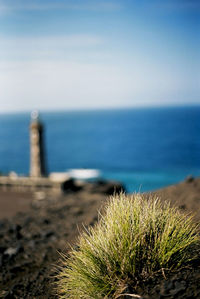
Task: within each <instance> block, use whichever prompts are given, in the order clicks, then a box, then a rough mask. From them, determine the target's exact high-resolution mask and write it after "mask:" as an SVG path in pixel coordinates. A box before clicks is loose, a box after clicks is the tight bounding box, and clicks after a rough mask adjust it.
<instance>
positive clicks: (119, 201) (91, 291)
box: [58, 194, 199, 299]
mask: <svg viewBox="0 0 200 299" xmlns="http://www.w3.org/2000/svg"><path fill="white" fill-rule="evenodd" d="M197 245H199V235H198V231H197V226H196V225H195V224H193V223H192V219H191V217H188V216H186V215H183V214H181V213H180V212H179V210H177V209H176V208H172V207H170V205H169V203H164V204H162V203H161V202H160V200H159V199H158V198H156V197H152V198H150V199H149V200H147V199H145V198H144V197H143V196H142V195H140V194H135V195H132V196H129V197H127V196H125V195H124V194H120V195H118V196H114V197H112V198H111V199H110V201H109V202H108V204H107V206H106V209H105V214H104V215H103V216H101V217H100V220H99V222H98V223H97V224H96V225H95V226H94V227H90V228H89V229H88V230H87V231H86V230H85V231H84V232H83V233H82V234H81V236H80V237H79V240H78V246H77V247H76V249H72V251H71V253H70V255H69V257H68V258H65V259H64V260H63V267H62V270H61V271H60V273H59V282H58V291H59V294H60V298H85V299H90V298H95V299H100V298H118V297H119V296H120V294H122V293H123V292H124V291H125V289H127V287H128V286H130V285H131V286H134V285H136V283H137V282H138V281H140V280H143V279H144V278H146V277H148V276H150V275H153V273H155V272H157V271H159V270H162V269H169V270H172V269H177V268H179V267H180V266H182V265H183V264H185V263H187V262H189V261H191V260H192V259H194V258H195V255H194V251H193V249H194V248H195V246H197Z"/></svg>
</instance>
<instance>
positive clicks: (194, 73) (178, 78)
mask: <svg viewBox="0 0 200 299" xmlns="http://www.w3.org/2000/svg"><path fill="white" fill-rule="evenodd" d="M199 32H200V1H199V0H196V1H194V0H151V1H149V0H146V1H144V0H105V1H104V0H21V1H20V0H0V112H4V111H5V112H6V111H21V110H31V109H36V108H37V109H46V110H47V109H48V110H52V109H56V110H61V109H74V108H78V109H82V108H99V107H100V108H101V107H102V108H103V107H121V106H125V107H127V106H146V105H148V106H149V105H166V104H170V105H172V104H173V105H177V104H178V105H179V104H190V103H191V104H200V97H199V94H200V84H199V81H200V80H199V77H200V54H199V51H200V34H199Z"/></svg>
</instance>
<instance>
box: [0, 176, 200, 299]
mask: <svg viewBox="0 0 200 299" xmlns="http://www.w3.org/2000/svg"><path fill="white" fill-rule="evenodd" d="M119 188H120V185H118V186H117V188H116V189H119ZM113 189H114V185H113V184H112V183H103V182H100V183H99V184H88V185H85V186H84V187H83V188H81V189H80V190H79V191H76V192H75V191H70V190H68V192H67V193H66V194H65V195H62V196H54V195H52V194H49V195H45V194H43V193H41V192H39V193H36V194H32V193H30V194H25V193H23V194H20V193H12V192H10V193H9V192H0V218H1V220H0V268H1V273H0V298H57V296H56V291H55V288H56V273H57V271H58V266H59V263H60V258H61V256H60V253H61V252H64V253H67V252H68V250H69V248H70V246H73V244H74V243H75V241H76V238H77V236H78V234H79V231H80V230H81V229H82V225H83V224H84V225H85V226H87V225H92V224H93V223H94V222H95V221H96V220H97V218H98V213H97V210H99V209H100V208H101V207H102V206H103V203H104V202H105V201H106V200H107V198H108V194H111V193H112V192H113ZM156 194H158V195H159V196H160V197H161V198H162V199H163V200H164V199H166V198H167V199H169V200H170V201H171V202H172V204H175V205H178V206H179V208H180V209H182V210H184V211H186V212H195V213H196V216H195V221H197V222H199V221H200V179H193V178H188V179H187V180H186V181H185V182H182V183H180V184H178V185H174V186H170V187H168V188H164V189H162V190H158V191H157V192H156ZM5 198H6V201H5ZM25 200H27V201H26V202H25ZM9 207H10V208H9ZM14 207H15V208H14ZM19 211H21V212H19ZM16 212H18V213H17V214H16ZM3 216H5V217H7V218H6V219H3ZM127 292H129V293H130V292H132V293H136V294H137V295H138V297H135V298H144V299H150V298H151V299H153V298H155V299H157V298H160V299H161V298H168V299H169V298H173V299H175V298H200V259H197V260H196V261H194V262H193V263H192V264H190V265H185V267H184V268H183V269H181V270H179V271H176V272H173V273H167V272H166V271H165V273H163V272H162V273H157V274H156V275H154V276H153V277H152V278H150V279H148V280H146V281H144V282H142V283H141V284H140V285H138V287H137V288H136V290H127ZM123 298H125V297H123ZM127 298H128V297H127ZM130 298H134V297H133V296H132V297H130Z"/></svg>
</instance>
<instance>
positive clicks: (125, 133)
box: [0, 107, 200, 192]
mask: <svg viewBox="0 0 200 299" xmlns="http://www.w3.org/2000/svg"><path fill="white" fill-rule="evenodd" d="M41 120H42V121H43V123H44V125H45V143H46V153H47V163H48V171H49V172H54V171H66V170H68V169H71V168H95V169H99V170H100V171H101V173H102V177H103V178H106V179H116V180H119V181H121V182H122V183H124V184H125V186H126V188H127V190H128V191H129V192H133V191H148V190H154V189H157V188H160V187H163V186H167V185H170V184H173V183H176V182H179V181H181V180H183V179H184V178H185V177H186V176H187V175H190V174H192V175H195V176H198V175H200V107H174V108H170V107H169V108H143V109H122V110H98V111H71V112H69V111H68V112H51V113H50V112H43V113H41ZM29 124H30V113H22V114H10V115H5V114H1V115H0V172H2V173H8V172H10V171H15V172H17V173H19V174H28V173H29Z"/></svg>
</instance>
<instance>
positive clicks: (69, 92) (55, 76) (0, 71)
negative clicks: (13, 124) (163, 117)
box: [0, 61, 191, 112]
mask: <svg viewBox="0 0 200 299" xmlns="http://www.w3.org/2000/svg"><path fill="white" fill-rule="evenodd" d="M175 76H176V74H175ZM177 77H178V74H177ZM187 84H188V86H189V85H190V83H187V80H185V81H184V82H183V80H182V78H180V79H179V80H176V81H175V80H174V77H172V76H171V72H170V70H165V71H164V70H160V69H158V70H156V69H154V70H153V69H152V68H151V69H144V68H142V69H139V67H138V66H136V65H135V69H134V68H132V69H129V70H127V69H125V68H120V67H119V66H111V65H97V64H96V65H94V64H86V63H72V62H67V61H60V62H59V61H46V62H44V61H29V62H15V63H14V62H13V63H11V62H10V63H8V62H7V63H5V62H4V63H3V62H1V63H0V111H1V112H3V111H10V110H18V111H20V110H32V109H34V108H38V109H70V108H75V109H76V108H78V109H80V108H98V107H110V106H111V107H113V106H114V107H119V106H138V105H149V104H158V105H160V104H162V103H163V104H166V103H169V99H172V100H173V101H174V99H175V100H176V102H177V101H178V100H180V101H181V100H183V98H182V96H183V93H184V91H185V90H187V89H188V88H189V87H188V88H187ZM183 85H184V89H183ZM190 94H191V93H190ZM162 101H163V102H162Z"/></svg>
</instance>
